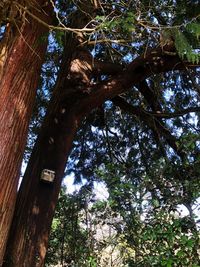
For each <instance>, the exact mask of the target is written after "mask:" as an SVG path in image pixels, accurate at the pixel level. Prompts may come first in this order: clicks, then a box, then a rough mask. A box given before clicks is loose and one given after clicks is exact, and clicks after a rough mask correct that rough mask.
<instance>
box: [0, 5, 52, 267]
mask: <svg viewBox="0 0 200 267" xmlns="http://www.w3.org/2000/svg"><path fill="white" fill-rule="evenodd" d="M33 3H34V8H35V9H33V8H32V12H33V13H34V14H35V15H36V16H38V17H40V18H41V19H43V20H45V21H46V22H47V23H48V22H49V21H50V16H48V15H47V14H48V13H49V11H50V9H51V8H50V7H45V10H43V9H42V8H40V10H39V7H40V6H42V4H44V3H45V1H44V0H40V1H37V2H33ZM33 3H32V4H33ZM26 20H27V21H26V22H21V23H18V26H17V27H15V28H14V27H13V28H10V27H9V26H8V31H9V32H10V33H11V34H10V35H9V37H8V35H7V34H6V35H5V38H6V39H4V40H3V41H2V43H1V44H2V46H1V52H0V55H1V62H0V63H1V66H0V78H1V80H0V91H1V94H0V121H1V125H0V266H2V261H3V255H4V251H5V245H6V240H7V236H8V231H9V227H10V224H11V219H12V215H13V211H14V206H15V200H16V194H17V186H18V182H19V174H20V166H21V162H22V157H23V153H24V147H25V143H26V135H27V130H28V124H29V120H30V116H31V112H32V108H33V104H34V99H35V95H36V88H37V83H38V78H39V75H40V68H41V64H42V62H43V60H44V56H45V51H46V46H47V38H46V41H44V40H43V41H41V39H40V38H41V37H42V36H47V34H48V29H47V28H45V27H44V26H41V25H40V24H39V23H38V22H36V21H33V20H32V19H31V18H30V17H28V16H27V17H26ZM9 38H10V39H9Z"/></svg>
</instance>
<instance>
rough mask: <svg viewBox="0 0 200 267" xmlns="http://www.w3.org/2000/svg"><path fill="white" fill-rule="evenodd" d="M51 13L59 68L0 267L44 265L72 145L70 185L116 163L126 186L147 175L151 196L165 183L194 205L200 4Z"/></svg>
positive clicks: (75, 5) (98, 4)
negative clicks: (49, 180) (44, 177)
mask: <svg viewBox="0 0 200 267" xmlns="http://www.w3.org/2000/svg"><path fill="white" fill-rule="evenodd" d="M187 4H188V3H187ZM57 10H59V12H58V13H56V16H57V19H58V23H59V25H58V27H54V28H52V27H51V29H55V30H56V31H55V32H54V34H53V35H54V36H55V38H56V40H57V42H58V46H59V45H62V46H63V48H64V49H63V53H62V60H61V63H60V58H59V59H56V60H55V59H54V60H55V62H59V63H58V65H57V66H58V67H59V73H58V77H57V80H56V83H55V86H54V89H53V93H52V97H51V101H50V104H49V105H48V110H47V113H46V117H45V119H44V122H43V125H42V127H41V129H40V134H39V136H38V139H37V141H36V144H35V147H34V149H33V152H32V155H31V158H30V161H29V164H28V166H27V170H26V173H25V175H24V178H23V182H22V185H21V187H20V191H19V194H18V200H17V206H16V212H15V217H14V219H13V225H12V229H11V233H10V239H9V241H8V246H7V261H6V262H5V264H4V266H15V267H17V266H23V265H24V266H42V265H43V263H44V258H45V254H46V248H47V243H48V235H49V231H50V225H51V221H52V218H53V214H54V209H55V205H56V202H57V198H58V194H59V190H60V185H61V181H62V177H63V175H64V172H65V164H66V161H67V157H68V155H69V153H70V151H71V148H72V145H73V147H74V149H73V151H72V153H71V155H70V160H69V164H68V166H67V172H66V173H70V172H74V174H75V175H76V179H77V180H80V179H82V178H87V180H88V181H89V182H93V180H94V179H97V180H98V179H99V178H98V176H94V175H93V174H94V171H95V170H96V168H99V169H100V170H101V169H104V168H105V166H106V165H107V163H108V162H109V163H112V164H120V165H121V164H122V165H123V168H125V170H126V172H127V174H126V175H127V177H126V179H129V177H130V178H131V177H134V184H136V185H137V184H140V183H141V182H142V180H143V177H148V179H149V180H150V181H152V182H153V184H155V185H156V189H157V188H158V189H159V190H160V191H158V190H156V189H155V190H154V187H153V188H151V185H149V188H148V190H149V192H150V193H151V194H152V195H153V194H154V195H155V196H157V197H158V196H160V195H164V197H165V195H166V194H167V189H168V187H167V186H166V181H167V182H169V183H170V186H171V183H173V188H178V191H180V192H183V195H184V199H185V201H186V202H187V206H188V207H191V204H192V203H193V202H194V200H195V198H192V197H191V192H192V189H191V182H190V179H191V177H192V184H195V185H197V186H198V182H197V176H198V169H196V166H198V161H199V159H198V154H199V143H198V112H199V106H198V98H199V88H198V74H199V70H198V68H197V67H198V64H199V55H198V48H199V47H198V45H199V40H198V37H199V15H198V14H199V13H198V12H199V5H198V3H196V2H194V1H193V2H191V4H190V5H186V2H183V1H176V3H173V6H172V5H171V2H170V1H166V2H164V3H163V2H162V1H156V2H155V3H154V4H153V5H152V6H150V5H149V2H148V1H140V2H137V3H135V2H133V1H128V2H127V3H124V2H122V1H116V3H112V4H111V3H109V2H107V1H93V2H91V1H90V2H89V1H73V2H70V1H68V2H64V3H63V2H59V3H58V5H57ZM183 11H184V14H183ZM41 23H42V24H43V25H44V23H43V22H41ZM60 26H62V27H60ZM61 28H62V30H63V31H65V32H69V31H70V32H73V33H66V34H62V32H59V31H58V30H60V29H61ZM51 38H52V35H51ZM52 77H53V78H55V74H52ZM43 84H44V83H43ZM42 89H43V90H44V88H42ZM122 94H123V95H122ZM123 112H126V113H128V114H126V113H125V114H124V113H123ZM86 117H87V119H86ZM33 120H34V118H33ZM80 126H81V128H80V130H79V132H78V133H77V130H78V129H79V127H80ZM76 134H77V135H76ZM75 135H76V136H77V137H75ZM191 137H192V139H191ZM187 140H192V141H191V142H189V143H188V141H187ZM153 167H154V169H152V168H153ZM163 168H164V170H165V172H168V175H166V173H165V172H161V174H160V170H162V169H163ZM43 169H50V170H52V171H54V172H55V174H56V177H55V181H54V183H53V184H52V185H47V184H44V183H42V181H41V180H40V176H41V172H42V170H43ZM152 170H153V171H154V172H155V174H157V173H158V174H157V175H155V177H154V173H152ZM163 173H164V174H165V175H166V177H167V178H165V175H164V176H163V177H164V178H163V179H161V177H162V175H163ZM174 173H175V174H176V176H175V177H174ZM189 173H190V175H188V174H189ZM172 174H173V175H172ZM187 177H188V178H187ZM189 177H190V179H189ZM183 178H184V179H183ZM168 179H169V181H168ZM174 183H175V185H176V186H174ZM188 184H189V186H188ZM197 195H198V193H196V195H195V197H197ZM175 196H176V195H175ZM163 201H164V200H163ZM170 201H171V200H170ZM9 260H10V262H9Z"/></svg>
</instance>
